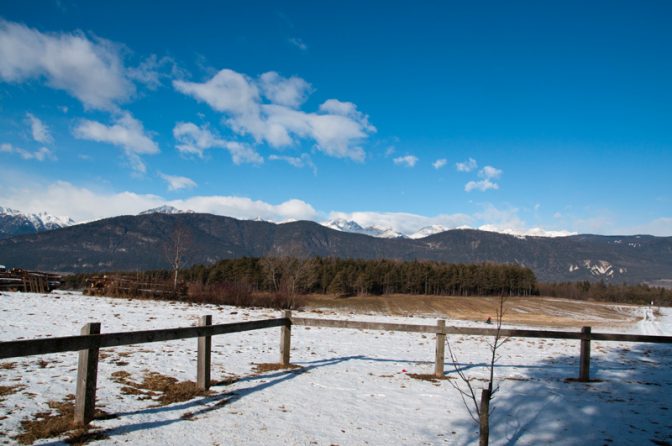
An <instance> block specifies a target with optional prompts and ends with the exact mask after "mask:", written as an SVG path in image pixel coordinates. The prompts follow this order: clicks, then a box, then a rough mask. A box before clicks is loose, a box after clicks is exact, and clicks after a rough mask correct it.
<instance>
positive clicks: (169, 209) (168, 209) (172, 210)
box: [138, 204, 194, 215]
mask: <svg viewBox="0 0 672 446" xmlns="http://www.w3.org/2000/svg"><path fill="white" fill-rule="evenodd" d="M193 213H194V211H192V210H186V211H183V210H181V209H178V208H176V207H174V206H168V205H165V204H164V205H163V206H159V207H156V208H152V209H147V210H146V211H142V212H140V213H139V214H138V215H149V214H171V215H172V214H193Z"/></svg>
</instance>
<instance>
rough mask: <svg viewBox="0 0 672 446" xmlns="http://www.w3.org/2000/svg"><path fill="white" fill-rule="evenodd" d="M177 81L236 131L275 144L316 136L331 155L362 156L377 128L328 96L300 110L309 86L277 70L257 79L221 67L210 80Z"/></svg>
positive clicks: (177, 85)
mask: <svg viewBox="0 0 672 446" xmlns="http://www.w3.org/2000/svg"><path fill="white" fill-rule="evenodd" d="M173 86H174V87H175V89H176V90H177V91H179V92H181V93H184V94H186V95H190V96H192V97H194V98H195V99H196V100H198V101H201V102H205V103H206V104H208V105H209V106H210V107H212V108H213V109H214V110H216V111H219V112H222V113H225V114H226V116H227V117H226V119H225V121H224V122H225V124H226V125H228V126H229V127H230V128H231V129H232V130H233V131H234V132H235V133H237V134H239V135H250V136H252V137H253V138H254V140H255V141H256V142H257V143H262V142H265V143H267V144H269V145H270V146H272V147H274V148H282V147H286V146H290V145H293V144H295V143H296V142H297V140H298V139H312V140H313V141H315V143H316V148H317V149H318V150H320V151H322V152H323V153H325V154H327V155H329V156H333V157H337V158H350V159H352V160H355V161H363V160H364V158H365V153H364V150H363V149H362V148H361V147H360V146H359V145H358V144H359V142H360V141H362V140H364V139H365V138H367V137H368V135H369V134H371V133H374V132H375V131H376V129H375V127H373V126H372V125H371V124H370V123H369V122H368V117H367V116H366V115H364V114H363V113H361V112H359V111H358V110H357V107H356V106H355V104H353V103H351V102H342V101H339V100H337V99H329V100H327V101H325V102H324V103H323V104H322V105H320V107H319V112H318V113H307V112H304V111H301V110H298V109H296V108H295V107H297V106H298V105H300V104H301V103H302V102H303V101H304V100H305V98H306V96H307V95H308V94H309V93H310V85H309V84H308V83H307V82H305V81H303V80H302V79H300V78H297V77H292V78H283V77H282V76H280V75H278V74H277V73H275V72H269V73H264V74H262V75H261V76H260V80H259V81H255V80H254V79H252V78H249V77H248V76H245V75H243V74H240V73H237V72H235V71H233V70H228V69H223V70H221V71H219V72H218V73H217V74H216V75H215V76H213V77H212V78H211V79H210V80H208V81H206V82H203V83H197V82H186V81H179V80H177V81H173ZM264 99H266V100H267V101H269V102H265V101H264Z"/></svg>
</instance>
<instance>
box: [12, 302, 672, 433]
mask: <svg viewBox="0 0 672 446" xmlns="http://www.w3.org/2000/svg"><path fill="white" fill-rule="evenodd" d="M630 310H631V311H636V312H639V313H640V314H641V320H640V321H639V322H638V323H636V324H634V325H633V326H632V327H630V329H627V330H624V329H623V328H622V327H619V328H618V330H617V331H623V332H630V333H645V334H661V335H668V336H669V335H672V311H670V309H662V310H660V311H653V309H651V308H641V309H634V310H633V309H630ZM205 314H212V315H213V322H214V323H224V322H234V321H243V320H254V319H262V318H269V317H277V316H279V313H277V312H273V311H270V310H263V309H241V308H233V307H217V306H212V305H190V304H183V303H169V302H156V301H138V300H134V301H131V300H125V299H110V298H93V297H85V296H81V295H79V294H77V293H67V292H56V293H53V294H51V295H39V294H19V293H0V315H1V318H0V341H8V340H14V339H21V338H25V339H31V338H36V337H44V336H67V335H73V334H78V333H79V330H80V328H81V326H82V325H83V324H85V323H86V322H91V321H99V322H102V330H103V332H111V331H131V330H143V329H152V328H168V327H177V326H188V325H193V324H195V323H196V321H197V318H198V317H199V316H201V315H205ZM301 314H302V315H304V316H307V317H329V318H348V319H354V320H365V321H385V322H404V323H417V324H428V323H434V319H426V318H424V319H423V318H399V317H385V316H381V315H352V314H330V313H314V314H307V313H301ZM448 325H468V326H476V325H479V324H478V323H475V322H474V323H469V322H457V321H448ZM536 328H538V327H536ZM594 331H605V330H603V329H599V330H597V329H596V330H594ZM279 338H280V336H279V329H278V328H273V329H267V330H259V331H253V332H245V333H236V334H230V335H221V336H216V337H214V338H213V342H212V344H213V355H212V361H213V367H212V376H213V379H214V380H217V379H223V378H226V377H231V376H233V375H235V376H238V377H240V380H239V381H238V382H236V383H234V384H231V385H228V386H215V387H213V391H214V395H213V396H211V397H205V398H197V399H195V400H192V401H189V402H185V403H176V404H173V405H169V406H164V407H156V403H155V402H152V401H147V400H140V399H138V397H137V396H134V395H125V394H122V392H121V387H122V384H119V383H116V382H115V381H113V379H112V378H111V375H112V373H114V372H117V371H122V370H123V371H127V372H129V373H130V374H131V379H133V380H135V381H142V377H143V375H144V374H145V373H146V372H148V371H151V372H159V373H162V374H165V375H169V376H172V377H175V378H177V379H179V380H194V379H195V370H196V340H195V339H188V340H183V341H173V342H164V343H154V344H142V345H137V346H128V347H117V348H109V349H103V350H101V353H102V355H101V357H102V358H103V359H102V360H101V361H100V365H99V373H98V402H97V405H98V407H101V408H102V409H104V410H105V411H107V412H109V413H115V414H117V415H118V417H117V418H114V419H109V420H97V421H95V422H94V423H93V424H94V426H95V427H96V428H98V429H101V430H104V431H105V434H106V435H107V438H106V439H103V440H100V441H96V443H101V444H121V443H125V444H157V445H158V444H160V445H164V444H175V445H186V444H206V445H257V444H267V445H276V444H277V445H280V444H281V445H313V444H314V445H331V444H338V445H342V446H343V445H363V444H371V445H397V444H403V445H424V444H428V445H429V444H437V445H439V444H457V445H467V444H474V443H477V435H478V431H477V426H476V425H475V423H474V422H473V421H472V420H471V419H470V418H469V416H468V414H467V411H466V409H465V408H464V406H463V404H462V402H461V399H460V397H459V394H458V392H457V391H456V390H455V389H454V388H453V387H452V386H451V385H450V383H449V382H448V381H445V380H444V381H440V382H435V383H432V382H428V381H421V380H416V379H413V378H411V377H410V376H409V375H408V373H432V372H433V370H434V364H433V359H434V346H435V342H434V336H433V335H422V334H416V333H394V332H377V331H358V330H346V329H331V328H307V327H298V326H295V327H293V329H292V350H291V355H292V362H293V363H295V364H298V365H300V366H302V367H303V368H302V369H300V370H299V371H294V372H286V371H274V372H267V373H263V374H255V373H254V372H253V371H252V369H253V363H269V362H277V361H278V357H279V340H280V339H279ZM486 341H487V340H486V339H483V338H478V337H463V336H449V342H450V344H451V346H452V347H453V349H454V351H455V352H456V355H457V357H458V359H459V362H460V364H459V366H460V367H464V368H465V369H466V373H467V374H468V375H469V376H472V377H475V378H477V379H478V378H484V377H485V376H486V370H485V368H484V367H483V366H484V364H485V362H486V361H487V356H488V353H489V350H488V347H487V344H486ZM500 351H501V355H502V356H501V358H500V359H499V361H498V362H497V366H496V372H495V373H496V378H497V380H498V382H499V383H500V385H501V388H500V391H499V393H498V394H497V395H496V398H495V399H494V401H493V405H494V407H495V408H496V409H495V412H494V414H493V416H492V418H491V444H496V445H539V444H553V445H586V444H590V445H602V444H606V445H610V444H628V445H631V444H632V445H634V444H658V445H664V444H672V372H671V371H670V370H672V346H670V345H653V344H630V343H618V342H593V348H592V364H591V366H592V370H591V372H592V376H593V377H595V378H598V379H600V380H602V381H601V382H595V383H589V384H583V383H576V382H565V381H564V379H565V378H571V377H576V376H577V374H578V352H579V345H578V341H564V340H543V339H510V340H509V341H508V342H507V343H506V344H505V345H504V347H502V349H501V350H500ZM12 362H13V363H15V364H13V365H7V366H4V367H3V365H6V364H8V363H12ZM76 368H77V353H75V352H72V353H61V354H53V355H46V356H42V357H36V356H31V357H25V358H15V359H8V360H3V361H0V386H14V385H17V384H20V385H22V386H24V387H22V388H21V390H19V391H18V392H16V393H14V394H10V395H6V396H4V397H3V396H0V443H4V444H13V443H15V440H14V439H13V437H14V436H15V435H17V434H18V433H19V432H20V431H21V427H20V421H21V420H22V419H25V418H29V417H30V416H31V415H32V414H35V413H37V412H40V411H45V410H47V404H46V403H47V401H50V400H58V401H61V400H63V399H64V398H65V397H66V395H67V394H71V393H74V390H75V377H76ZM446 372H447V374H448V375H454V373H452V366H451V365H450V364H446ZM477 382H478V386H479V387H480V385H481V382H480V381H477ZM187 413H189V414H191V415H193V417H191V418H190V419H189V420H185V419H182V416H183V415H184V414H187ZM41 443H45V444H60V443H59V442H58V441H57V439H49V440H43V441H41Z"/></svg>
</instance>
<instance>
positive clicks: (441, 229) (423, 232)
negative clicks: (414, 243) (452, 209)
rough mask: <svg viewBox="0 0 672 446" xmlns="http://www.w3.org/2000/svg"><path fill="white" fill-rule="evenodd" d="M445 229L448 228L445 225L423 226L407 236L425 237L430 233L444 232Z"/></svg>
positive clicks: (414, 237)
mask: <svg viewBox="0 0 672 446" xmlns="http://www.w3.org/2000/svg"><path fill="white" fill-rule="evenodd" d="M447 230H448V228H446V227H445V226H441V225H431V226H425V227H424V228H421V229H419V230H418V231H417V232H414V233H413V234H411V235H409V236H408V238H412V239H419V238H425V237H429V236H430V235H434V234H439V233H441V232H445V231H447Z"/></svg>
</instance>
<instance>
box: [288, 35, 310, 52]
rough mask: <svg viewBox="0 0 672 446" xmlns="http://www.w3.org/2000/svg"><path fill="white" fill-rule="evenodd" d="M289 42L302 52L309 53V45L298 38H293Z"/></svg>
mask: <svg viewBox="0 0 672 446" xmlns="http://www.w3.org/2000/svg"><path fill="white" fill-rule="evenodd" d="M288 40H289V43H291V44H292V45H294V46H295V47H297V48H298V49H300V50H301V51H308V45H306V44H305V42H304V41H303V40H301V39H299V38H298V37H292V38H290V39H288Z"/></svg>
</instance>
